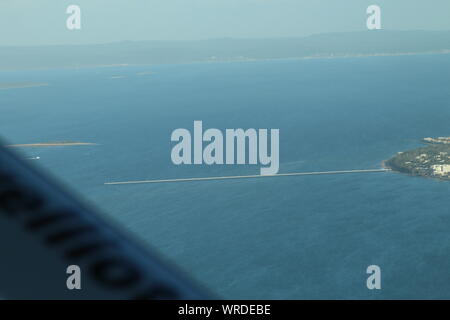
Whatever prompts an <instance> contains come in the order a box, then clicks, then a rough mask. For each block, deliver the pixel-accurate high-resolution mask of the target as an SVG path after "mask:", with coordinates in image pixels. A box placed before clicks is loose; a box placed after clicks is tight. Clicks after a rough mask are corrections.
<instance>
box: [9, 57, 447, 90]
mask: <svg viewBox="0 0 450 320" xmlns="http://www.w3.org/2000/svg"><path fill="white" fill-rule="evenodd" d="M448 54H450V50H439V51H421V52H393V53H369V54H358V53H355V54H342V55H312V56H299V57H287V58H242V59H229V60H226V59H224V60H193V61H186V62H167V63H142V64H134V63H116V64H108V65H98V64H92V65H90V64H86V65H79V66H61V67H36V68H29V69H22V68H11V69H0V72H15V71H42V70H44V71H45V70H78V69H96V68H105V69H109V68H118V67H120V68H127V67H154V66H165V65H192V64H213V63H242V62H277V61H301V60H330V59H352V58H355V59H356V58H370V57H397V56H417V55H448ZM45 85H48V84H45ZM0 90H1V84H0Z"/></svg>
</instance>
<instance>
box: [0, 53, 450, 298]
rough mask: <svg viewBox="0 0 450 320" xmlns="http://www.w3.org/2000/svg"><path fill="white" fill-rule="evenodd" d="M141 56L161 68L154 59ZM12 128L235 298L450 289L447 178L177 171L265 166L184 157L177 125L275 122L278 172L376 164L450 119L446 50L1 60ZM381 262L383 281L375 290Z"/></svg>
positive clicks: (443, 293)
mask: <svg viewBox="0 0 450 320" xmlns="http://www.w3.org/2000/svg"><path fill="white" fill-rule="evenodd" d="M142 72H151V73H150V74H142ZM19 81H37V82H47V83H49V86H47V87H36V88H24V89H11V90H2V91H0V106H1V109H2V116H1V117H0V131H1V133H0V134H1V135H2V137H3V138H5V139H7V141H8V142H9V143H34V142H46V141H61V140H72V141H83V142H94V143H98V145H96V146H83V147H53V148H34V149H32V148H28V149H23V150H21V152H23V153H25V154H26V155H27V156H30V157H31V156H39V157H40V160H38V161H33V163H34V164H35V165H38V166H39V167H41V168H44V169H45V170H47V171H48V172H50V173H51V174H52V175H55V176H57V177H58V178H59V179H60V180H62V181H64V182H65V183H66V184H67V185H68V186H69V187H70V188H71V189H72V190H75V191H76V192H78V193H79V194H81V195H82V196H83V197H85V198H86V199H88V201H90V202H91V203H93V204H94V205H96V206H98V207H100V208H101V209H102V210H103V211H104V212H105V214H106V215H107V216H108V217H110V218H111V219H113V220H114V221H115V222H117V223H119V224H120V225H122V226H123V227H124V228H126V229H127V230H129V231H130V232H132V233H134V234H135V235H136V236H137V237H139V238H140V239H141V240H142V241H144V242H146V243H148V244H149V245H150V246H151V247H153V248H156V249H158V250H159V251H160V252H162V253H163V254H164V255H165V256H166V257H167V258H169V259H170V260H172V261H174V262H175V263H178V264H179V265H180V266H181V267H182V268H183V269H184V270H186V271H187V272H188V273H189V274H191V275H192V276H193V277H194V278H196V279H197V280H198V281H200V282H201V283H202V284H204V285H206V286H207V287H209V288H210V289H211V290H212V291H213V292H214V293H216V294H217V295H219V296H222V297H225V298H254V299H259V298H267V299H269V298H270V299H272V298H273V299H282V298H288V299H289V298H290V299H294V298H295V299H299V298H308V299H309V298H311V299H312V298H332V299H348V298H363V299H379V298H394V299H396V298H450V197H449V193H450V183H448V182H442V181H435V180H431V179H424V178H419V177H410V176H406V175H402V174H397V173H366V174H350V175H328V176H327V175H324V176H304V177H283V178H265V179H255V180H234V181H208V182H189V183H176V184H146V185H126V186H107V185H104V182H109V181H124V180H142V179H161V178H163V179H164V178H181V177H204V176H222V175H239V174H258V173H259V165H258V166H175V165H173V164H172V162H171V159H170V151H171V148H172V146H173V144H172V143H171V141H170V134H171V132H172V131H173V130H174V129H176V128H187V129H190V130H191V131H192V126H193V121H194V120H202V121H203V125H204V127H205V128H219V129H222V130H225V129H226V128H279V129H280V173H285V172H300V171H325V170H347V169H371V168H379V167H380V163H381V161H382V160H384V159H387V158H389V157H390V156H392V155H393V154H395V153H396V152H398V151H403V150H407V149H411V148H415V147H417V146H419V145H420V143H419V140H420V139H421V138H423V137H427V136H448V135H450V125H449V124H450V121H449V120H450V91H449V89H448V88H450V56H449V55H422V56H401V57H400V56H399V57H368V58H349V59H318V60H298V61H265V62H235V63H211V64H189V65H161V66H147V67H143V66H140V67H114V68H87V69H78V70H47V71H20V72H19V71H16V72H3V73H0V82H19ZM372 264H375V265H379V266H380V267H381V270H382V290H373V291H371V290H368V289H367V287H366V279H367V276H368V275H367V274H366V268H367V266H369V265H372Z"/></svg>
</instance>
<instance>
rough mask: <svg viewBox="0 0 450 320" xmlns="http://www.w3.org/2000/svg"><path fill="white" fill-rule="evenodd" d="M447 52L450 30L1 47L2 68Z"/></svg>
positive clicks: (449, 47) (0, 59)
mask: <svg viewBox="0 0 450 320" xmlns="http://www.w3.org/2000/svg"><path fill="white" fill-rule="evenodd" d="M444 52H445V53H447V52H450V31H365V32H349V33H329V34H318V35H313V36H309V37H304V38H280V39H215V40H200V41H141V42H132V41H124V42H117V43H109V44H96V45H65V46H41V47H1V46H0V70H3V71H4V70H17V69H40V68H73V67H89V66H106V65H120V64H130V65H143V64H164V63H190V62H207V61H236V60H264V59H287V58H304V57H345V56H359V55H392V54H415V53H444Z"/></svg>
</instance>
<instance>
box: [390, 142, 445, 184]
mask: <svg viewBox="0 0 450 320" xmlns="http://www.w3.org/2000/svg"><path fill="white" fill-rule="evenodd" d="M426 141H427V143H428V144H429V145H428V146H426V147H421V148H418V149H414V150H409V151H405V152H399V153H397V154H396V155H395V156H394V157H392V158H391V159H389V160H387V161H386V162H385V163H384V164H385V166H387V167H389V168H391V169H392V170H395V171H398V172H403V173H408V174H411V175H414V176H424V177H430V178H437V179H441V180H450V144H448V143H441V142H435V143H430V140H426Z"/></svg>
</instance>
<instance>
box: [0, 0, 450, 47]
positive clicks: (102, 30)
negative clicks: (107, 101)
mask: <svg viewBox="0 0 450 320" xmlns="http://www.w3.org/2000/svg"><path fill="white" fill-rule="evenodd" d="M71 4H77V5H79V6H80V7H81V9H82V30H79V31H69V30H67V28H66V19H67V17H68V15H67V14H66V8H67V7H68V6H69V5H71ZM371 4H378V5H379V6H381V9H382V26H383V29H396V30H411V29H426V30H430V29H431V30H450V19H449V14H450V0H431V1H430V0H377V1H374V0H373V1H367V0H70V1H66V0H0V46H1V45H40V44H61V43H73V44H75V43H99V42H111V41H122V40H191V39H209V38H223V37H235V38H248V37H251V38H255V37H256V38H267V37H297V36H305V35H310V34H313V33H323V32H339V31H358V30H365V28H366V8H367V7H368V6H369V5H371Z"/></svg>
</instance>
